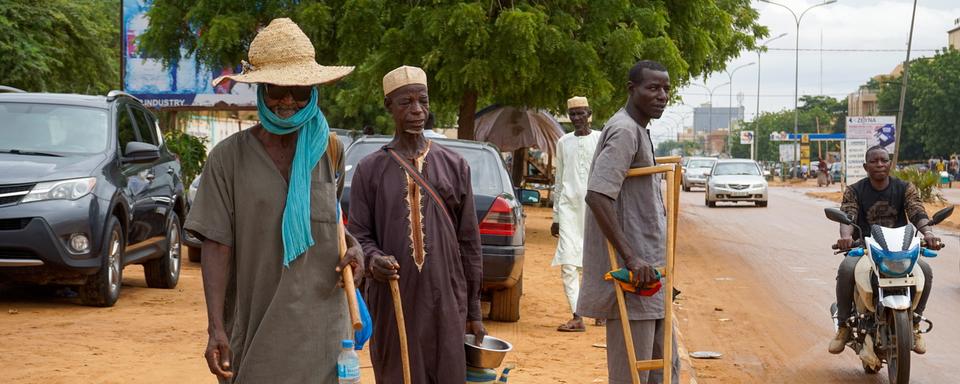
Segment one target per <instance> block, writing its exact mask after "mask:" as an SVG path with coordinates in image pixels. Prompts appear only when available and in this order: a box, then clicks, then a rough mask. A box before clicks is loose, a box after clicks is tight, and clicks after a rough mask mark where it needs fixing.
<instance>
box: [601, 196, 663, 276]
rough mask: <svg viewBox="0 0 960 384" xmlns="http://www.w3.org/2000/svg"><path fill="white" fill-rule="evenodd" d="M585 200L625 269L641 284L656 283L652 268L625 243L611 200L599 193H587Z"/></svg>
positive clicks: (624, 236) (625, 239) (625, 238)
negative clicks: (619, 256) (620, 258)
mask: <svg viewBox="0 0 960 384" xmlns="http://www.w3.org/2000/svg"><path fill="white" fill-rule="evenodd" d="M585 200H586V202H587V206H588V207H590V211H591V212H593V216H594V217H595V218H596V219H597V225H599V226H600V231H601V232H603V235H604V236H605V237H606V238H607V240H608V241H610V243H612V244H613V247H614V249H616V250H617V252H618V253H620V255H621V257H622V258H623V261H624V265H626V266H627V269H629V270H630V271H632V272H633V274H634V276H636V278H637V279H639V280H640V281H641V282H643V283H649V282H653V281H656V280H657V278H656V274H655V272H654V268H653V267H651V266H650V265H649V264H646V263H644V262H643V260H641V259H640V257H639V256H638V255H637V253H636V252H635V251H634V249H633V248H632V247H630V245H629V244H628V243H627V237H626V235H625V234H624V233H623V230H622V229H621V228H620V227H619V226H618V225H616V222H617V212H616V209H614V201H613V199H611V198H609V197H607V196H606V195H604V194H601V193H597V192H594V191H587V197H586V199H585ZM610 267H611V268H615V267H616V266H613V265H611V266H610Z"/></svg>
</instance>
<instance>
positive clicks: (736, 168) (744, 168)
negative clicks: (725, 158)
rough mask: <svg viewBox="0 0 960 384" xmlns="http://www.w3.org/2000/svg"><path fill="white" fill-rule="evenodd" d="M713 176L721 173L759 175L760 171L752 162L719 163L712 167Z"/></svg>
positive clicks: (721, 174)
mask: <svg viewBox="0 0 960 384" xmlns="http://www.w3.org/2000/svg"><path fill="white" fill-rule="evenodd" d="M713 175H714V176H723V175H752V176H759V175H760V171H759V170H757V166H756V165H755V164H752V163H720V164H717V166H716V168H714V169H713Z"/></svg>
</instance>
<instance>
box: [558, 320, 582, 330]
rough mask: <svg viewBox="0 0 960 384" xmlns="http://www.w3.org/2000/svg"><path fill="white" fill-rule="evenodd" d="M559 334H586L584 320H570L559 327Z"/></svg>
mask: <svg viewBox="0 0 960 384" xmlns="http://www.w3.org/2000/svg"><path fill="white" fill-rule="evenodd" d="M557 331H559V332H586V331H587V327H586V326H585V325H583V319H570V321H567V322H566V323H564V324H563V325H561V326H559V327H557Z"/></svg>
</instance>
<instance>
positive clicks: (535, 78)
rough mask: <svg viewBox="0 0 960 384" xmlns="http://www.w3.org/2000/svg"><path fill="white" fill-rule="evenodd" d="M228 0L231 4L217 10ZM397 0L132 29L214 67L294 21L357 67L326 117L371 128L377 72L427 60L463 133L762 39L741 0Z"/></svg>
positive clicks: (263, 6)
mask: <svg viewBox="0 0 960 384" xmlns="http://www.w3.org/2000/svg"><path fill="white" fill-rule="evenodd" d="M227 4H229V5H227ZM640 4H641V5H637V3H636V2H628V1H616V0H594V1H587V0H564V1H550V2H546V1H489V0H488V1H466V2H462V1H451V0H434V1H430V2H398V1H388V0H340V1H326V2H317V1H306V0H304V1H299V2H291V1H284V0H257V1H253V0H245V1H230V2H226V1H199V2H197V1H188V0H156V2H155V3H154V7H153V9H152V10H151V11H150V12H149V14H148V16H149V17H150V20H151V24H150V26H149V28H148V29H147V31H146V32H145V34H144V35H143V36H142V37H141V42H140V47H141V49H142V50H143V52H144V53H145V54H147V55H148V56H151V57H159V58H162V59H164V60H165V61H167V62H170V61H171V60H175V59H176V58H178V57H179V55H180V46H181V44H182V45H183V47H185V48H186V49H187V50H188V51H190V52H195V53H196V55H197V57H198V58H199V59H200V60H201V61H203V62H204V63H205V64H207V65H208V66H211V67H214V68H216V67H223V66H233V65H236V64H237V63H239V62H240V60H241V59H245V56H246V48H247V46H248V45H249V42H250V41H251V40H252V39H253V36H254V35H255V33H256V29H257V27H259V26H262V25H265V24H266V23H267V22H269V21H270V20H271V19H273V18H275V17H291V18H292V19H293V20H294V21H296V22H297V23H298V24H299V25H300V26H301V28H303V29H304V32H305V33H306V34H307V35H308V36H309V37H310V38H311V40H312V41H313V43H314V45H315V46H316V49H317V57H318V59H319V60H320V62H321V64H328V65H330V64H340V65H356V66H357V70H356V71H355V73H354V74H352V75H351V76H349V77H347V78H346V79H345V80H344V81H343V82H341V83H339V84H338V85H337V86H336V87H335V88H333V89H332V90H331V91H330V92H325V94H326V96H325V98H324V102H325V104H324V105H326V106H327V107H325V109H328V110H330V111H331V112H332V113H330V115H331V117H332V118H333V119H353V118H360V119H362V121H363V122H364V123H366V124H371V123H376V124H378V125H381V129H382V128H384V126H386V125H388V124H389V120H387V119H384V118H380V119H378V118H377V116H383V115H384V114H385V112H383V109H382V107H381V103H382V93H381V91H380V90H381V86H380V82H381V78H382V76H383V74H385V73H386V72H388V71H389V70H391V69H393V68H394V67H397V66H399V65H402V64H407V65H417V66H420V67H423V68H424V69H425V70H426V71H427V74H428V77H429V79H430V80H429V81H430V84H429V85H430V91H431V92H430V94H431V98H432V101H433V102H432V103H431V105H432V108H433V110H434V112H436V114H437V118H438V120H439V123H440V124H441V125H446V124H447V123H449V122H452V121H453V120H454V119H455V118H456V119H457V122H458V125H459V128H460V131H459V132H460V137H461V138H473V120H474V114H475V112H476V110H477V106H478V105H483V104H489V103H494V102H497V103H500V104H505V105H515V106H527V107H536V108H547V109H550V110H553V111H563V110H564V109H565V106H564V102H565V100H566V99H567V98H569V97H570V96H572V95H583V96H587V97H589V98H590V100H591V106H592V107H593V110H594V116H596V117H597V118H601V119H605V118H606V117H608V116H610V115H611V114H612V113H613V112H614V111H616V110H617V109H618V108H620V107H621V106H622V104H623V102H624V100H625V92H624V84H625V82H626V73H627V71H628V69H629V68H630V67H631V66H632V65H633V64H634V63H635V62H636V61H637V60H638V59H654V60H658V61H660V62H662V63H663V64H664V65H666V66H667V68H668V69H669V71H670V73H671V75H672V77H673V81H674V83H675V84H677V85H679V84H683V83H685V82H687V80H688V79H689V78H690V77H692V76H700V75H704V74H708V73H712V72H716V71H719V70H722V69H723V68H724V66H725V63H726V61H727V60H728V59H730V58H732V57H735V56H737V55H739V53H740V52H741V51H743V50H745V49H746V50H752V49H754V48H755V39H756V38H759V37H763V36H765V35H766V34H767V29H766V28H765V27H763V26H760V25H759V24H757V18H758V13H757V11H756V10H754V9H753V8H751V7H750V1H749V0H727V1H722V2H714V1H707V0H684V1H665V2H641V3H640Z"/></svg>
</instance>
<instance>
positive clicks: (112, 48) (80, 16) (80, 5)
mask: <svg viewBox="0 0 960 384" xmlns="http://www.w3.org/2000/svg"><path fill="white" fill-rule="evenodd" d="M119 14H120V1H119V0H82V1H78V0H44V1H30V0H3V1H0V30H2V31H3V33H0V84H3V85H9V86H13V87H17V88H21V89H24V90H27V91H33V92H68V93H85V94H106V93H107V91H108V90H110V89H118V88H119V85H120V75H119V69H120V21H119Z"/></svg>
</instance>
